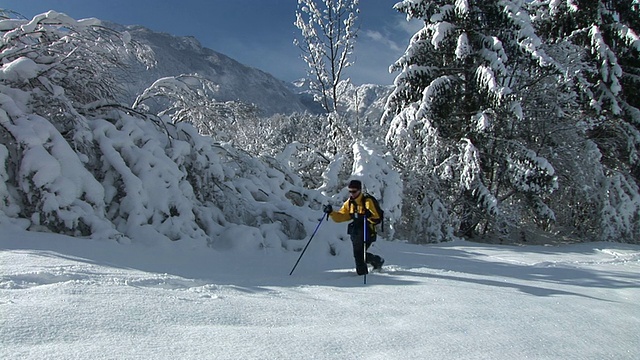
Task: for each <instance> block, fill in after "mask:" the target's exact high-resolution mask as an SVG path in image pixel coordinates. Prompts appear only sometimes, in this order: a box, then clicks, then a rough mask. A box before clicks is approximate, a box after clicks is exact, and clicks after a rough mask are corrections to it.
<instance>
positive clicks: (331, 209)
mask: <svg viewBox="0 0 640 360" xmlns="http://www.w3.org/2000/svg"><path fill="white" fill-rule="evenodd" d="M322 211H324V212H325V213H326V214H331V213H332V212H333V207H331V204H327V205H325V206H324V207H323V208H322Z"/></svg>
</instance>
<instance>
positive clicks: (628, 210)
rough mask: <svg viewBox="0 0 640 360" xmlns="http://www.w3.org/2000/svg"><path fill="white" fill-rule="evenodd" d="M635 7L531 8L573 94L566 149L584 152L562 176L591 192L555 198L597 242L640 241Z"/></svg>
mask: <svg viewBox="0 0 640 360" xmlns="http://www.w3.org/2000/svg"><path fill="white" fill-rule="evenodd" d="M639 7H640V5H639V3H638V1H637V0H625V1H601V0H599V1H586V0H585V1H581V0H569V1H562V2H548V1H534V2H532V3H531V8H532V9H533V10H532V11H534V12H535V15H536V16H535V24H536V26H537V27H538V29H539V34H540V35H541V36H542V37H543V38H544V39H545V42H546V43H547V44H548V46H549V47H551V48H554V49H556V51H555V54H554V57H556V59H557V60H558V61H559V62H562V66H563V68H564V71H565V73H566V74H570V76H571V77H570V78H568V79H566V84H567V85H568V86H569V87H570V89H567V90H570V91H572V92H573V94H575V95H574V96H572V98H573V99H574V103H573V105H572V106H573V109H574V110H576V111H574V112H573V116H574V117H573V119H572V120H573V127H574V129H575V131H572V135H575V136H574V137H573V139H572V140H569V141H567V140H566V139H565V140H563V145H564V146H565V148H564V149H569V150H575V149H582V151H583V153H582V154H579V153H578V154H575V155H577V156H573V159H571V161H572V162H576V163H577V166H566V167H564V166H563V167H564V168H565V169H572V170H571V171H567V172H565V173H566V177H567V178H568V180H569V181H576V182H575V183H573V184H572V185H573V187H575V188H577V189H581V188H582V189H589V190H587V191H584V193H583V191H581V190H577V191H576V190H570V191H569V192H570V194H568V193H567V191H563V192H562V193H563V195H562V196H560V197H559V198H558V200H559V201H561V202H562V203H563V205H564V206H565V209H570V210H571V213H572V215H573V216H574V218H573V219H572V225H573V226H574V227H575V228H576V229H583V230H586V232H587V234H589V233H590V235H591V236H594V237H595V238H596V239H598V240H614V241H631V242H637V241H638V240H637V239H638V238H639V237H640V195H639V193H638V184H639V181H640V102H639V100H638V98H637V94H638V91H639V90H640V88H639V87H640V38H639V37H638V26H639V23H640V21H639V19H640V10H639ZM566 94H570V92H569V91H567V92H566ZM565 123H566V122H565ZM556 153H558V152H556ZM585 154H587V155H586V156H585ZM593 159H596V161H595V162H594V161H593ZM564 163H565V164H566V165H569V163H568V162H564ZM587 163H589V164H587ZM585 175H586V176H585ZM560 199H561V200H560ZM581 235H582V236H584V235H585V234H584V233H581Z"/></svg>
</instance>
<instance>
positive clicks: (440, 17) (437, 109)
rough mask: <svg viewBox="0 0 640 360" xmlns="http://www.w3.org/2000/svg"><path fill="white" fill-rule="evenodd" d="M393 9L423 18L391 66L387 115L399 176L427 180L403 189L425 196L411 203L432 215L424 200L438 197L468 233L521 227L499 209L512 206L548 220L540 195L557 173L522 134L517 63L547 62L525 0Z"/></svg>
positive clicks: (408, 4) (460, 0)
mask: <svg viewBox="0 0 640 360" xmlns="http://www.w3.org/2000/svg"><path fill="white" fill-rule="evenodd" d="M395 7H396V9H397V10H399V11H401V12H404V13H406V14H407V17H408V18H414V19H420V20H422V21H424V24H425V26H424V28H422V29H421V30H419V31H418V32H417V33H416V34H415V35H414V36H413V37H412V39H411V41H410V44H409V46H408V48H407V50H406V52H405V54H404V55H403V56H402V57H401V58H400V59H399V60H398V61H397V62H396V63H395V64H394V65H393V66H392V67H391V70H392V71H399V75H398V76H397V77H396V80H395V90H394V92H393V93H392V94H391V96H390V97H389V99H388V102H387V110H386V113H385V116H384V118H383V120H384V121H388V122H389V125H390V130H389V132H388V134H387V142H388V143H389V144H390V145H392V146H393V147H394V149H395V153H396V154H397V155H398V156H399V158H400V160H401V162H402V163H403V164H404V166H405V167H406V170H405V174H408V173H410V172H412V171H418V172H420V173H422V174H424V176H422V178H423V179H424V180H423V181H426V182H427V184H426V188H427V189H429V190H428V191H427V190H419V189H420V187H417V186H416V187H415V188H416V190H414V191H415V192H416V193H414V194H412V195H409V196H408V198H409V199H411V198H416V199H422V200H421V201H422V203H414V204H411V206H418V207H422V208H423V209H424V212H428V211H430V210H429V207H427V206H426V204H427V203H433V202H434V201H437V202H438V203H439V204H440V205H439V206H438V207H437V208H438V209H441V208H443V207H446V208H447V209H448V211H449V212H450V213H452V214H455V217H456V218H457V221H458V222H457V228H458V230H459V231H460V233H461V234H464V235H468V236H471V235H473V234H476V233H486V232H490V231H498V230H506V229H507V228H508V227H513V226H518V224H519V222H520V221H522V218H521V217H519V216H511V215H510V216H505V212H504V211H503V210H502V209H503V207H504V206H505V205H506V204H508V203H512V204H513V203H518V204H523V203H524V204H526V205H525V206H524V209H525V210H524V211H530V212H532V213H534V215H535V216H536V217H537V218H539V219H541V220H544V221H552V220H553V218H554V214H553V212H552V211H551V210H550V209H549V208H548V207H546V206H545V205H544V202H545V200H544V199H545V197H546V196H547V195H548V194H550V193H551V192H552V191H553V190H554V189H555V188H556V187H557V182H556V176H555V171H554V169H553V167H552V166H551V165H550V163H549V162H548V161H547V160H546V159H545V158H544V157H542V156H540V155H539V154H538V153H537V152H536V151H534V150H533V149H531V148H529V146H528V144H527V143H525V142H523V141H521V140H520V138H519V135H520V131H521V127H522V125H523V124H526V122H527V114H526V113H525V112H524V110H523V108H522V103H521V98H522V95H521V92H522V91H525V90H526V89H525V85H524V84H523V75H522V74H521V72H522V64H526V65H527V67H528V68H544V67H550V66H553V59H551V58H550V57H549V56H547V55H546V54H545V52H544V51H543V50H542V46H541V41H540V39H539V38H538V37H537V35H536V33H535V31H534V29H533V26H532V24H531V22H530V18H529V16H528V13H527V11H526V9H525V2H524V1H517V0H516V1H506V0H495V1H468V0H450V1H429V0H423V1H414V0H412V1H409V0H407V1H402V2H400V3H398V4H396V6H395ZM405 176H406V175H405ZM405 186H411V185H405ZM424 187H425V185H422V188H423V189H424ZM434 196H437V197H435V198H434ZM434 208H435V207H431V209H434ZM418 211H420V210H418ZM440 212H442V211H440ZM433 218H439V219H444V218H445V217H442V216H439V217H435V216H434V217H433ZM509 220H510V221H509Z"/></svg>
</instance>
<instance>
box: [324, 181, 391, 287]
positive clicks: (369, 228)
mask: <svg viewBox="0 0 640 360" xmlns="http://www.w3.org/2000/svg"><path fill="white" fill-rule="evenodd" d="M324 212H325V213H327V214H329V216H330V217H331V218H332V219H333V221H335V222H344V221H349V220H352V221H351V223H350V224H349V225H348V226H347V233H348V234H349V235H351V243H352V244H353V257H354V258H355V260H356V272H357V273H358V275H365V274H367V273H368V272H369V270H368V268H367V264H371V265H373V268H374V269H380V268H381V267H382V264H384V259H383V258H381V257H380V256H378V255H374V254H371V253H369V252H367V253H365V251H366V250H368V249H369V246H371V243H373V242H374V241H376V229H375V225H374V224H375V223H377V222H378V220H379V219H380V214H378V211H377V210H376V207H375V205H374V204H373V200H371V199H369V198H365V197H364V195H363V193H362V183H361V182H360V181H359V180H351V182H349V199H347V201H345V202H344V204H343V205H342V207H341V208H340V210H338V211H333V208H332V207H331V205H325V207H324ZM365 219H366V221H367V225H366V229H365V224H364V221H365ZM365 232H366V241H365Z"/></svg>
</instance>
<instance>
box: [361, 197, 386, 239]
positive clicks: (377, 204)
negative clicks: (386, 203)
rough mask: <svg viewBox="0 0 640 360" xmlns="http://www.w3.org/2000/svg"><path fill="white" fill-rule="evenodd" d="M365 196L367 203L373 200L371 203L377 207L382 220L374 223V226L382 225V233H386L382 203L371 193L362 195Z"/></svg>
mask: <svg viewBox="0 0 640 360" xmlns="http://www.w3.org/2000/svg"><path fill="white" fill-rule="evenodd" d="M362 195H363V196H364V201H365V202H366V201H367V199H371V202H372V203H373V206H375V208H376V212H377V213H378V214H379V215H380V218H379V219H378V220H376V221H374V222H373V224H374V225H378V224H380V225H381V228H382V230H381V232H384V210H382V209H381V208H380V203H379V202H378V199H376V198H375V196H373V195H371V194H369V193H363V194H362Z"/></svg>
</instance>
